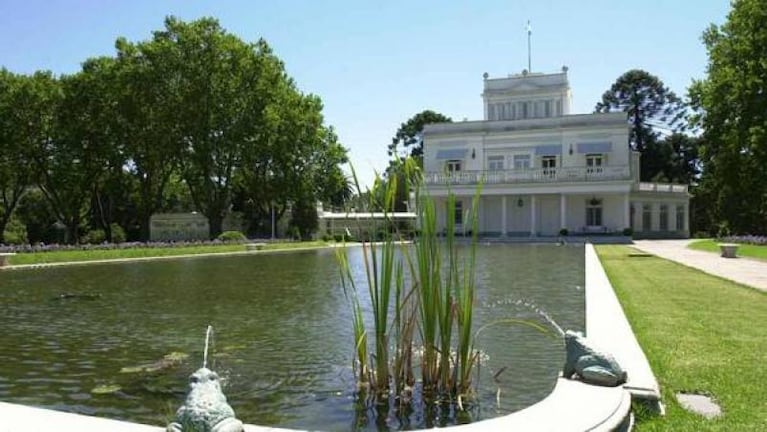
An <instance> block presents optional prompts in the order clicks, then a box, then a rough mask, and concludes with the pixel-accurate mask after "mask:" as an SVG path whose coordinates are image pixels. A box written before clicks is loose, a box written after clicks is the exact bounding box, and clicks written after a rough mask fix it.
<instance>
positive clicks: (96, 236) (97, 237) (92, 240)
mask: <svg viewBox="0 0 767 432" xmlns="http://www.w3.org/2000/svg"><path fill="white" fill-rule="evenodd" d="M106 240H107V235H106V233H105V232H104V230H103V229H95V230H90V231H88V233H87V234H85V235H84V236H83V237H82V238H81V239H80V243H89V244H101V243H104V242H106Z"/></svg>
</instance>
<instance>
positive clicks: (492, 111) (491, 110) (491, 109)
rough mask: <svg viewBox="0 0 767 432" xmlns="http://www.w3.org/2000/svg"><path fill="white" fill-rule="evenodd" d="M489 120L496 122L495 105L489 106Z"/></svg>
mask: <svg viewBox="0 0 767 432" xmlns="http://www.w3.org/2000/svg"><path fill="white" fill-rule="evenodd" d="M487 119H488V120H495V104H487Z"/></svg>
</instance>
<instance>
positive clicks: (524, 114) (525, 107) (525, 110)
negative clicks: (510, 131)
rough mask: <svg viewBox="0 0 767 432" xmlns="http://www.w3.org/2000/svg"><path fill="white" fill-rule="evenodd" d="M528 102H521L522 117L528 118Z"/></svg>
mask: <svg viewBox="0 0 767 432" xmlns="http://www.w3.org/2000/svg"><path fill="white" fill-rule="evenodd" d="M529 105H530V102H522V118H530V106H529Z"/></svg>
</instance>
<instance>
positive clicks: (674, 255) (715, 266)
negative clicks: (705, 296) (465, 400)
mask: <svg viewBox="0 0 767 432" xmlns="http://www.w3.org/2000/svg"><path fill="white" fill-rule="evenodd" d="M693 241H695V240H636V241H635V242H634V247H636V248H637V249H639V250H641V251H644V252H647V253H651V254H653V255H657V256H659V257H661V258H665V259H667V260H671V261H675V262H678V263H680V264H683V265H686V266H688V267H693V268H696V269H698V270H701V271H703V272H705V273H708V274H712V275H715V276H719V277H723V278H725V279H730V280H732V281H735V282H738V283H741V284H743V285H748V286H752V287H754V288H757V289H759V290H762V291H767V262H764V261H758V260H755V259H749V258H722V257H720V256H719V254H716V253H713V252H703V251H698V250H693V249H689V248H688V247H687V245H688V244H690V243H691V242H693Z"/></svg>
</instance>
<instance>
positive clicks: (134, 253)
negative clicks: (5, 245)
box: [10, 241, 327, 265]
mask: <svg viewBox="0 0 767 432" xmlns="http://www.w3.org/2000/svg"><path fill="white" fill-rule="evenodd" d="M323 246H327V243H326V242H322V241H313V242H280V243H267V244H266V246H265V247H264V250H279V249H297V248H312V247H323ZM244 251H245V245H244V244H221V245H204V246H185V247H166V248H134V249H110V250H67V251H53V252H33V253H19V254H16V255H14V256H12V257H11V259H10V263H11V264H12V265H20V264H45V263H57V262H75V261H95V260H106V259H130V258H147V257H165V256H183V255H199V254H207V253H226V252H244Z"/></svg>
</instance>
